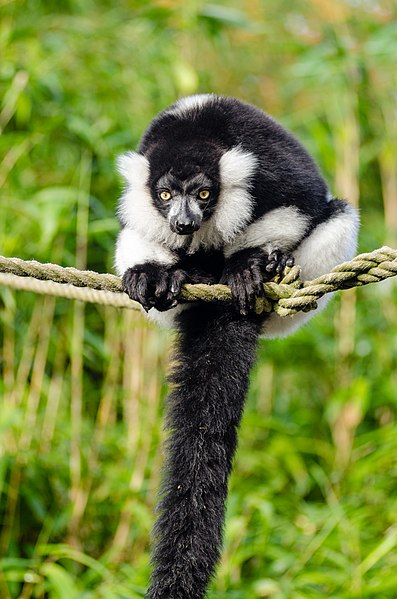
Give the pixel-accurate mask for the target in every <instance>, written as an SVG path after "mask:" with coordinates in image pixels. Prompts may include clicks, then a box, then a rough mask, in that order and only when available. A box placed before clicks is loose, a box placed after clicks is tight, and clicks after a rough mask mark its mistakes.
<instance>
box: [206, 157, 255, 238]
mask: <svg viewBox="0 0 397 599" xmlns="http://www.w3.org/2000/svg"><path fill="white" fill-rule="evenodd" d="M256 166H257V158H256V157H255V156H254V155H253V154H252V153H251V152H246V151H244V150H242V149H241V148H239V147H235V148H232V149H231V150H228V151H227V152H225V153H224V154H223V156H222V157H221V159H220V161H219V169H220V179H221V191H220V194H219V199H218V203H217V206H216V209H215V212H214V214H213V216H212V219H211V220H213V221H214V223H215V227H216V229H217V230H218V231H219V233H220V235H221V237H222V239H223V241H224V242H225V243H230V242H231V241H232V240H233V239H234V238H235V236H236V235H237V234H238V233H239V232H240V231H242V230H243V229H244V228H245V227H246V225H247V223H248V222H249V220H250V218H251V215H252V210H253V203H254V200H253V198H252V196H251V194H250V191H249V189H250V185H251V179H252V176H253V175H254V173H255V169H256Z"/></svg>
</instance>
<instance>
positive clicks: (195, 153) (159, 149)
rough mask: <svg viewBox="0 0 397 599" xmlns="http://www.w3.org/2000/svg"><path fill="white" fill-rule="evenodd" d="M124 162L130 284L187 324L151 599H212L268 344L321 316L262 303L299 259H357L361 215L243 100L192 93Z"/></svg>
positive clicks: (173, 400) (125, 278) (175, 384)
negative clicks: (262, 350)
mask: <svg viewBox="0 0 397 599" xmlns="http://www.w3.org/2000/svg"><path fill="white" fill-rule="evenodd" d="M118 168H119V172H120V173H121V175H122V176H123V177H124V179H125V189H124V192H123V194H122V197H121V199H120V202H119V205H118V216H119V220H120V224H121V230H120V233H119V236H118V240H117V245H116V257H115V264H116V270H117V272H118V273H119V275H120V276H122V285H123V289H124V291H125V292H126V293H127V294H128V295H129V296H130V298H131V299H133V300H136V301H138V302H139V303H140V304H141V305H142V307H143V309H144V310H145V311H146V312H147V314H148V316H149V318H152V319H155V320H157V321H158V322H160V323H165V324H168V325H171V326H173V327H175V328H176V329H177V330H178V331H179V336H178V341H177V349H176V361H175V364H176V365H175V366H174V369H173V372H172V374H171V377H170V380H171V382H172V389H171V392H170V395H169V397H168V401H167V419H166V422H167V427H168V429H169V438H168V441H167V445H166V460H165V467H164V471H165V475H164V483H163V488H162V493H161V500H160V503H159V506H158V511H159V515H158V519H157V523H156V525H155V529H154V552H153V564H154V569H153V573H152V578H151V584H150V588H149V590H148V593H147V597H148V598H150V599H171V598H172V599H201V598H203V597H204V596H205V593H206V589H207V586H208V583H209V581H210V579H211V577H212V576H213V574H214V570H215V567H216V563H217V561H218V559H219V556H220V551H221V546H222V530H223V524H224V513H225V500H226V496H227V487H228V478H229V474H230V471H231V468H232V460H233V456H234V453H235V449H236V445H237V429H238V426H239V422H240V418H241V414H242V411H243V406H244V399H245V395H246V392H247V388H248V384H249V375H250V370H251V367H252V365H253V363H254V360H255V352H256V347H257V343H258V338H259V337H260V336H264V337H282V336H286V335H288V334H289V333H291V332H292V331H294V330H295V329H297V328H298V327H299V326H300V325H302V324H303V323H304V322H306V321H307V320H308V319H309V318H311V316H312V315H313V313H312V312H311V313H310V314H307V313H306V314H303V313H300V314H297V315H294V316H292V317H286V318H281V317H279V316H278V315H276V314H274V313H273V314H271V315H270V316H269V315H260V316H258V315H257V314H256V313H255V309H254V308H255V300H256V298H257V297H259V296H261V295H262V294H263V283H264V282H265V281H268V280H270V279H271V278H273V277H274V276H275V275H276V274H277V273H279V272H281V271H282V270H283V269H284V267H285V266H286V265H292V264H293V262H294V261H295V263H296V264H299V265H300V266H301V268H302V277H303V279H312V278H314V277H317V276H319V275H321V274H324V273H326V272H328V271H329V270H330V269H332V268H333V267H334V266H335V265H337V264H338V263H340V262H343V261H345V260H348V259H350V258H351V257H352V256H353V255H354V253H355V248H356V242H357V233H358V224H359V219H358V214H357V212H356V210H355V209H354V208H353V207H352V206H350V205H349V204H348V203H347V202H345V201H342V200H339V199H335V198H334V197H333V196H332V195H331V193H330V191H329V189H328V187H327V185H326V183H325V181H324V179H323V177H322V176H321V174H320V172H319V170H318V168H317V166H316V164H315V162H314V161H313V159H312V158H311V156H310V155H309V154H308V152H307V151H306V150H305V149H304V148H303V146H302V145H301V144H300V143H299V142H298V141H297V140H296V139H295V137H294V136H293V135H292V134H291V133H289V132H288V131H286V130H285V129H284V128H283V127H282V126H281V125H280V124H278V123H277V122H276V121H275V120H274V119H273V118H271V117H270V116H268V115H267V114H266V113H264V112H262V111H261V110H260V109H258V108H256V107H254V106H251V105H249V104H246V103H244V102H242V101H240V100H237V99H234V98H228V97H223V96H217V95H213V94H208V95H207V94H203V95H195V96H190V97H186V98H182V99H180V100H178V101H177V102H175V103H174V104H172V105H171V106H170V107H169V108H167V109H166V110H164V111H163V112H161V113H160V114H159V115H158V116H157V117H156V118H154V120H153V121H152V122H151V123H150V125H149V127H148V128H147V130H146V132H145V133H144V135H143V138H142V140H141V142H140V145H139V147H138V150H137V152H129V153H127V154H125V155H123V156H121V157H120V158H119V159H118ZM186 282H189V283H198V282H204V283H209V284H213V283H219V282H221V283H225V284H227V285H228V286H229V287H230V289H231V293H232V300H233V301H232V303H231V304H227V305H225V304H224V303H222V304H221V303H211V304H205V303H204V302H198V303H189V304H188V303H182V302H180V301H179V294H180V291H181V287H182V285H183V284H184V283H186ZM326 301H327V300H326V299H321V300H320V301H319V308H318V309H320V308H322V307H324V305H325V303H326ZM317 312H318V310H317Z"/></svg>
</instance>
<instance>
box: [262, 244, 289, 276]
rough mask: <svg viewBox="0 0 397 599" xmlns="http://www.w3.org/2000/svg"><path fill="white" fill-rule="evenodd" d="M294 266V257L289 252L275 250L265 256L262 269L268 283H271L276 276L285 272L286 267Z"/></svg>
mask: <svg viewBox="0 0 397 599" xmlns="http://www.w3.org/2000/svg"><path fill="white" fill-rule="evenodd" d="M293 265H294V257H293V255H292V254H289V253H288V252H283V250H280V249H279V248H274V249H273V250H272V251H271V252H269V253H268V254H267V255H266V256H265V261H264V263H263V266H262V268H263V269H264V276H265V280H266V281H270V280H271V279H272V278H273V277H275V276H276V275H279V274H281V273H282V272H283V270H284V268H285V267H286V266H293Z"/></svg>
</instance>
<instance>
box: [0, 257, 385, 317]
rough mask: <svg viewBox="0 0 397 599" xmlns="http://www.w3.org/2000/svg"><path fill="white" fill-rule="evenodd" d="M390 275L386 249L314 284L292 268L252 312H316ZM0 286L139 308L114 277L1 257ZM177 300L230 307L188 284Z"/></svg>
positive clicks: (215, 289) (214, 291) (213, 291)
mask: <svg viewBox="0 0 397 599" xmlns="http://www.w3.org/2000/svg"><path fill="white" fill-rule="evenodd" d="M395 275H397V250H395V249H392V248H389V247H387V246H384V247H382V248H379V249H377V250H374V251H373V252H370V253H366V254H360V255H359V256H356V257H355V258H353V259H352V260H350V261H349V262H344V263H342V264H339V266H336V267H335V268H334V269H333V270H332V271H331V272H330V273H327V274H324V275H322V276H320V277H318V278H316V279H314V280H313V281H306V282H302V281H301V279H300V268H299V266H293V267H292V268H286V269H285V272H284V273H283V275H282V276H278V277H277V278H276V279H275V280H274V281H271V282H269V283H265V284H264V295H265V296H264V298H259V299H258V300H257V306H256V310H257V312H258V313H260V312H263V311H264V312H271V311H272V310H273V311H275V312H276V313H277V314H279V315H280V316H287V315H291V314H295V313H296V312H299V311H304V312H308V311H309V310H313V309H315V308H316V307H317V301H318V300H319V299H320V298H321V297H322V296H323V295H325V294H326V293H331V292H333V291H338V290H339V289H349V288H351V287H358V286H362V285H367V284H368V283H376V282H378V281H381V280H384V279H387V278H388V277H393V276H395ZM0 284H1V285H6V286H9V287H13V288H14V289H23V290H26V291H33V292H35V293H43V294H48V295H55V296H57V297H66V298H69V299H78V300H81V301H85V302H94V303H99V304H106V305H111V306H116V307H120V308H132V309H138V308H139V304H137V303H136V302H133V301H132V300H130V299H129V298H128V297H127V295H126V294H125V293H123V291H122V289H121V279H120V278H119V277H117V276H115V275H112V274H99V273H96V272H93V271H91V270H83V271H81V270H77V269H76V268H72V267H67V268H64V267H62V266H59V265H57V264H50V263H47V264H42V263H41V262H37V261H35V260H30V261H25V260H21V259H20V258H5V257H3V256H0ZM181 299H183V300H184V301H197V300H202V301H207V302H210V301H214V300H216V301H230V300H231V292H230V289H229V288H228V287H226V286H225V285H203V284H198V285H190V284H187V285H184V286H183V289H182V293H181Z"/></svg>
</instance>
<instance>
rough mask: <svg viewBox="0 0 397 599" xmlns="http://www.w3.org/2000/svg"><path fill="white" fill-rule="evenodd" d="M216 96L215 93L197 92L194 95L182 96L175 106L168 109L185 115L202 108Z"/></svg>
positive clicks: (176, 113)
mask: <svg viewBox="0 0 397 599" xmlns="http://www.w3.org/2000/svg"><path fill="white" fill-rule="evenodd" d="M214 98H215V95H214V94H196V95H194V96H186V97H185V98H180V99H179V100H177V101H176V102H175V104H174V106H173V107H172V108H170V109H168V110H167V112H170V113H172V114H175V115H177V116H185V114H186V113H189V112H192V111H194V110H197V109H199V108H202V107H203V106H204V105H205V104H208V102H211V100H213V99H214Z"/></svg>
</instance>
